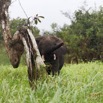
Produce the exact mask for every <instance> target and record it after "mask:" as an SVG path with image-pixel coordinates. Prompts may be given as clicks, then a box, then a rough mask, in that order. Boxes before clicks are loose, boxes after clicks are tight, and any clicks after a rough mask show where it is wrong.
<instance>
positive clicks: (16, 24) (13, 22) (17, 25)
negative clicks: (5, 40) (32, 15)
mask: <svg viewBox="0 0 103 103" xmlns="http://www.w3.org/2000/svg"><path fill="white" fill-rule="evenodd" d="M26 22H27V20H26V19H22V18H16V19H13V20H11V21H10V28H11V33H12V34H14V33H15V32H16V31H17V30H18V29H19V28H20V27H21V26H22V25H25V24H26ZM31 29H32V31H33V34H34V36H38V35H39V32H40V30H39V29H38V28H37V27H36V26H34V27H33V26H31Z"/></svg>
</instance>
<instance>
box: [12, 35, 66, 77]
mask: <svg viewBox="0 0 103 103" xmlns="http://www.w3.org/2000/svg"><path fill="white" fill-rule="evenodd" d="M36 42H37V45H38V49H39V51H40V54H41V56H42V57H43V59H44V62H45V64H46V65H47V69H46V71H47V73H48V74H51V73H52V75H55V74H56V73H58V74H59V73H60V70H61V68H62V66H63V64H64V55H65V54H66V46H65V45H64V43H63V41H62V40H61V39H60V38H58V37H56V36H50V35H49V36H39V37H37V38H36ZM10 46H11V47H12V48H14V49H13V50H14V51H15V53H16V54H15V55H16V56H13V59H11V64H12V65H13V67H14V68H17V67H18V66H19V63H20V58H21V55H22V54H23V52H24V46H23V43H22V41H21V40H14V42H12V43H11V44H10Z"/></svg>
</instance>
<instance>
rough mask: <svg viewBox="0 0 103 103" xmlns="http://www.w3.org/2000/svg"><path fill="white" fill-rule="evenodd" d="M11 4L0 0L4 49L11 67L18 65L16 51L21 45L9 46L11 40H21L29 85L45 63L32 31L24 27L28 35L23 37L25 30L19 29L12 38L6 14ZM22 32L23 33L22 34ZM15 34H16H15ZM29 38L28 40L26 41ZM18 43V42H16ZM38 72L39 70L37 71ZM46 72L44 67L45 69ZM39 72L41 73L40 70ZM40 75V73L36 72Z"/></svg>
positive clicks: (18, 57) (17, 52) (0, 20)
mask: <svg viewBox="0 0 103 103" xmlns="http://www.w3.org/2000/svg"><path fill="white" fill-rule="evenodd" d="M10 4H11V0H0V22H1V25H2V33H3V39H4V42H5V47H6V51H7V53H8V56H9V59H10V62H11V64H12V65H13V67H18V64H19V61H20V57H21V55H22V53H20V51H18V48H17V47H19V48H20V49H21V50H22V51H23V50H24V49H23V47H22V46H21V47H20V45H19V46H17V45H16V46H15V45H14V46H15V47H12V46H10V43H11V41H13V40H14V41H22V43H23V45H24V48H25V51H26V59H27V66H28V78H29V82H30V84H31V86H33V82H34V80H36V79H37V73H38V71H42V69H41V66H42V67H43V69H44V67H45V64H44V62H43V60H42V58H41V56H40V53H39V50H38V47H37V44H36V41H35V38H34V37H33V34H32V32H31V31H30V30H29V29H28V28H26V29H25V30H26V32H27V33H26V34H27V35H28V38H25V36H24V34H25V30H24V31H23V30H22V28H21V30H22V31H23V32H24V33H23V32H21V31H20V30H19V31H17V32H16V34H14V36H13V38H12V36H11V32H10V26H9V14H8V8H9V6H10ZM22 33H23V34H22ZM15 35H16V36H15ZM28 40H29V41H28ZM17 43H18V42H17ZM39 73H40V72H39ZM45 73H46V69H45ZM41 74H43V73H42V72H41ZM38 75H40V74H38ZM32 88H33V87H32Z"/></svg>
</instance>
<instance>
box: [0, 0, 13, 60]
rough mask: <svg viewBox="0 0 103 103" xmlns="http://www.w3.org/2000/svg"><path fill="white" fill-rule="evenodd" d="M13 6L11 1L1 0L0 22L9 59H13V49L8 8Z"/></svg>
mask: <svg viewBox="0 0 103 103" xmlns="http://www.w3.org/2000/svg"><path fill="white" fill-rule="evenodd" d="M10 4H11V0H0V21H1V26H2V33H3V38H4V42H5V47H6V51H7V53H8V56H9V58H10V57H11V56H10V55H11V48H10V47H9V45H8V44H9V42H10V41H11V40H12V37H11V33H10V28H9V21H8V18H9V15H8V8H9V6H10Z"/></svg>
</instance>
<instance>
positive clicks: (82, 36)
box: [51, 7, 103, 62]
mask: <svg viewBox="0 0 103 103" xmlns="http://www.w3.org/2000/svg"><path fill="white" fill-rule="evenodd" d="M63 14H64V15H65V16H66V17H68V18H70V20H71V25H67V24H65V25H64V26H63V27H59V26H58V25H57V24H55V23H53V24H52V25H51V27H52V34H53V35H56V36H58V37H60V38H62V39H63V40H64V42H65V43H66V45H67V48H68V61H67V62H72V61H75V60H76V62H79V61H85V62H86V61H92V60H103V46H102V45H103V29H102V27H103V7H100V9H99V10H98V11H97V10H91V9H89V10H87V9H85V7H82V8H81V9H79V10H77V11H75V12H74V16H73V17H70V16H68V15H69V14H68V13H63ZM69 59H70V60H69Z"/></svg>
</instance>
